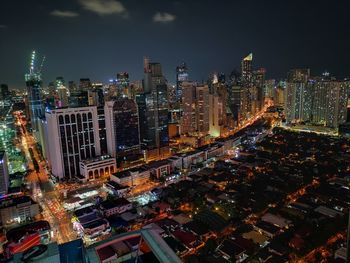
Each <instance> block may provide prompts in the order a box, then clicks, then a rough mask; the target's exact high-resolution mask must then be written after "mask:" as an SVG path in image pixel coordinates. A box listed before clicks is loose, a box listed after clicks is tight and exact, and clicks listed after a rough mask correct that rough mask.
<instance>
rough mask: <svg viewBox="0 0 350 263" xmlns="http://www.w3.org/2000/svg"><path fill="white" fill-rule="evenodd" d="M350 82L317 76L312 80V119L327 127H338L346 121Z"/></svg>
mask: <svg viewBox="0 0 350 263" xmlns="http://www.w3.org/2000/svg"><path fill="white" fill-rule="evenodd" d="M349 84H350V83H349V82H347V81H338V80H335V79H329V78H324V77H322V78H316V79H315V80H313V81H312V82H310V84H309V85H310V86H311V87H310V88H311V89H312V95H311V97H312V108H311V113H310V121H311V122H312V123H313V124H321V125H325V126H327V127H332V128H338V126H339V124H342V123H344V122H346V114H347V112H346V111H347V90H348V89H349V87H350V85H349Z"/></svg>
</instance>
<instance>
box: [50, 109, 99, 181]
mask: <svg viewBox="0 0 350 263" xmlns="http://www.w3.org/2000/svg"><path fill="white" fill-rule="evenodd" d="M45 115H46V121H47V133H48V143H47V144H48V150H49V154H48V161H49V166H50V168H51V172H52V174H53V175H54V176H55V177H57V178H58V179H64V178H65V179H70V178H73V177H74V176H78V175H79V173H80V161H81V160H85V159H90V158H94V157H96V156H99V155H100V152H101V149H100V141H99V125H98V118H97V107H96V106H91V107H79V108H65V109H56V110H51V111H48V112H46V114H45Z"/></svg>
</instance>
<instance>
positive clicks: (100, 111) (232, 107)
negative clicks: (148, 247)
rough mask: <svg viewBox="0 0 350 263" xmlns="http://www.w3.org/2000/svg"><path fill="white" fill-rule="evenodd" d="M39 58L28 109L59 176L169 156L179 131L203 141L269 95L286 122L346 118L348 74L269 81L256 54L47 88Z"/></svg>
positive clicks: (334, 122) (251, 112)
mask: <svg viewBox="0 0 350 263" xmlns="http://www.w3.org/2000/svg"><path fill="white" fill-rule="evenodd" d="M35 57H36V54H35V52H34V53H33V55H32V62H31V68H30V73H29V74H26V76H25V79H26V84H27V92H28V109H29V113H30V115H29V116H30V119H31V124H32V128H33V131H35V132H37V133H38V134H39V136H38V142H39V143H40V145H41V146H42V152H43V155H44V157H46V159H47V162H48V164H49V167H50V169H51V171H52V174H53V175H54V176H55V177H57V178H59V179H69V178H73V177H77V176H80V174H81V170H82V169H83V170H84V174H88V175H89V176H88V178H90V179H91V178H95V177H98V176H103V175H104V174H106V173H107V171H108V173H109V172H111V171H115V170H116V169H117V167H118V168H123V167H130V166H132V165H133V164H136V163H140V162H143V161H145V160H146V161H150V160H156V159H162V158H165V157H167V156H169V155H171V149H170V145H171V143H170V142H171V139H173V138H176V140H175V141H176V144H177V145H178V144H179V143H180V144H181V143H183V144H186V143H187V142H188V140H189V139H194V140H197V143H196V144H195V145H197V146H200V145H204V144H206V143H208V142H210V141H212V139H213V138H217V137H222V136H226V135H227V134H230V132H231V131H234V130H235V129H236V128H239V127H240V126H242V124H244V123H245V122H246V121H248V120H250V119H251V118H254V117H255V116H257V114H258V113H259V112H261V111H262V109H264V106H265V105H266V102H267V100H270V99H271V100H273V101H274V104H275V106H277V107H280V108H282V107H284V108H285V116H286V121H287V123H310V124H317V125H323V126H328V127H332V128H337V127H338V125H339V124H341V123H343V122H345V121H346V106H347V105H346V104H347V96H348V94H347V92H348V90H349V89H348V88H349V81H339V80H336V79H335V78H333V77H330V76H329V74H325V75H323V76H321V77H311V76H310V70H309V69H295V70H291V71H290V72H289V73H288V76H287V80H286V81H280V82H277V81H275V80H266V79H265V78H266V77H265V74H266V70H265V69H264V68H260V69H254V67H253V54H249V55H248V56H246V57H244V58H243V59H242V61H241V70H240V71H236V70H234V71H232V72H231V74H229V75H228V77H226V75H225V74H223V73H214V74H212V75H211V76H210V77H209V78H208V80H207V81H206V82H198V81H193V80H191V79H190V75H189V69H188V67H187V65H186V63H182V64H181V65H180V66H178V67H176V69H175V74H176V75H175V76H176V84H175V85H169V83H168V82H167V80H166V78H165V76H164V75H163V71H162V66H161V64H160V63H155V62H151V61H150V60H149V59H148V58H144V78H143V80H142V82H130V80H129V74H128V73H127V72H121V73H120V72H119V73H117V74H116V78H115V79H111V80H110V81H109V82H108V83H107V84H104V83H94V82H92V81H91V80H90V79H89V78H81V79H80V81H79V83H78V84H76V83H75V82H73V81H69V82H68V83H66V81H65V80H64V78H63V77H57V78H56V79H55V80H54V81H53V82H50V83H49V85H48V88H47V89H43V88H42V81H41V67H40V69H37V68H36V67H35ZM3 90H4V91H3V93H6V89H5V88H3ZM173 142H174V141H173ZM198 142H199V143H198ZM82 167H83V168H82ZM89 169H90V170H89Z"/></svg>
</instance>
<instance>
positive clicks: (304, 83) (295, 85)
mask: <svg viewBox="0 0 350 263" xmlns="http://www.w3.org/2000/svg"><path fill="white" fill-rule="evenodd" d="M309 78H310V70H309V69H294V70H291V71H289V72H288V77H287V83H286V98H285V112H286V120H287V122H300V121H309V120H310V113H311V96H312V90H311V87H310V85H308V80H309Z"/></svg>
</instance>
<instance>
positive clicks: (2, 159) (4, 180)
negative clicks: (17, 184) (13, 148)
mask: <svg viewBox="0 0 350 263" xmlns="http://www.w3.org/2000/svg"><path fill="white" fill-rule="evenodd" d="M8 187H9V171H8V167H7V156H6V152H4V151H0V194H1V195H4V194H7V191H8Z"/></svg>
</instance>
